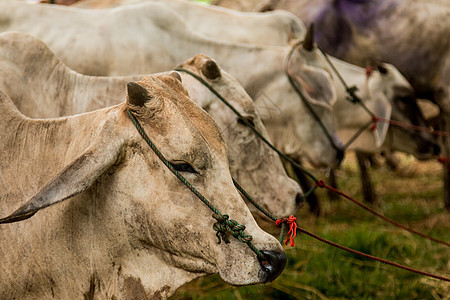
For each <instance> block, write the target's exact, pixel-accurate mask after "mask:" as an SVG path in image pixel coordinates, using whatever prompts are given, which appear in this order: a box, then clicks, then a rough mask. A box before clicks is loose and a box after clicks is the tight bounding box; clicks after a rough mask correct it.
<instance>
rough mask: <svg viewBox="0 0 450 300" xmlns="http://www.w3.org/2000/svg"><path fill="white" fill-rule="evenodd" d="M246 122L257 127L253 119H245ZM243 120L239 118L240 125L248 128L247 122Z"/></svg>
mask: <svg viewBox="0 0 450 300" xmlns="http://www.w3.org/2000/svg"><path fill="white" fill-rule="evenodd" d="M245 121H247V122H248V123H250V125H252V126H253V127H255V122H253V119H251V118H245ZM245 121H244V120H243V119H241V118H239V119H238V123H239V124H241V125H245V126H247V124H246V122H245Z"/></svg>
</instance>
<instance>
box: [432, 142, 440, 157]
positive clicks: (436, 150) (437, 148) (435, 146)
mask: <svg viewBox="0 0 450 300" xmlns="http://www.w3.org/2000/svg"><path fill="white" fill-rule="evenodd" d="M439 153H441V146H439V144H433V154H434V155H439Z"/></svg>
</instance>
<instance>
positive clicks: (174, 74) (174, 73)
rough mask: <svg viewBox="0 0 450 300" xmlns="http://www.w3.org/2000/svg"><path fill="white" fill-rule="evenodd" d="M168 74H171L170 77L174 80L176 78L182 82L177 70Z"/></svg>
mask: <svg viewBox="0 0 450 300" xmlns="http://www.w3.org/2000/svg"><path fill="white" fill-rule="evenodd" d="M169 76H171V77H173V78H175V79H176V80H178V81H179V82H182V80H181V75H180V73H178V72H175V71H174V72H171V73H170V74H169Z"/></svg>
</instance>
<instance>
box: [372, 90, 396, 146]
mask: <svg viewBox="0 0 450 300" xmlns="http://www.w3.org/2000/svg"><path fill="white" fill-rule="evenodd" d="M373 100H374V101H373V102H372V103H371V104H370V105H368V107H369V109H370V110H371V111H372V112H373V113H374V114H375V115H376V116H378V117H380V118H382V119H386V120H389V119H390V118H391V113H392V105H391V103H390V102H389V100H388V99H387V98H386V96H385V95H384V94H383V93H377V96H376V97H375V98H374V99H373ZM388 129H389V123H387V122H377V124H376V127H375V130H374V131H373V134H374V137H375V146H376V147H377V148H379V147H381V145H382V144H383V143H384V140H385V139H386V134H387V131H388Z"/></svg>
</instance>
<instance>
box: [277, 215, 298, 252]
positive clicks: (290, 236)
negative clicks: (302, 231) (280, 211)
mask: <svg viewBox="0 0 450 300" xmlns="http://www.w3.org/2000/svg"><path fill="white" fill-rule="evenodd" d="M295 220H297V218H296V217H294V216H292V215H291V216H289V218H280V219H278V220H276V221H275V224H276V225H277V226H278V227H280V225H281V224H282V223H287V224H288V225H289V231H288V233H287V237H286V241H285V242H284V243H285V244H286V245H287V244H288V241H291V244H290V245H291V247H294V246H295V244H294V239H295V236H296V235H297V223H295Z"/></svg>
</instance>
